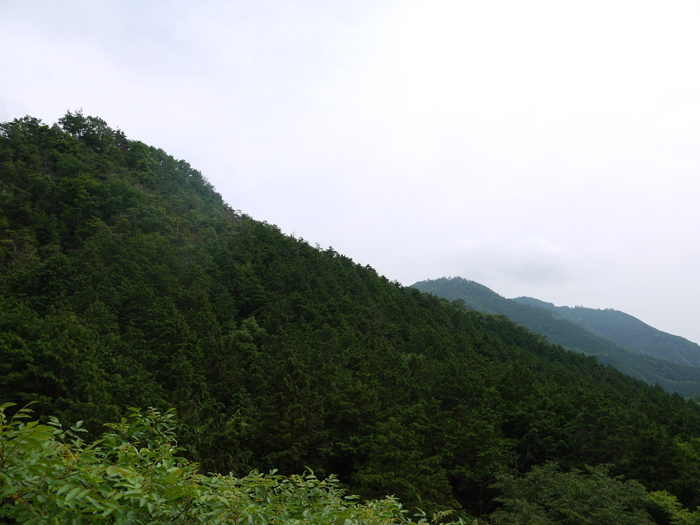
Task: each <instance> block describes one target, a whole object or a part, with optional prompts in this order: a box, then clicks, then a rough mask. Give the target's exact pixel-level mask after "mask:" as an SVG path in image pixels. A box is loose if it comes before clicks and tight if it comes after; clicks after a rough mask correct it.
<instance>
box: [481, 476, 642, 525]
mask: <svg viewBox="0 0 700 525" xmlns="http://www.w3.org/2000/svg"><path fill="white" fill-rule="evenodd" d="M496 486H497V487H498V488H499V489H500V490H501V491H502V495H501V496H500V497H499V498H497V501H499V502H501V503H502V505H503V508H502V509H499V510H497V511H496V512H494V513H493V514H492V515H491V519H490V521H489V523H491V524H493V525H496V524H501V523H503V524H509V525H518V524H523V525H525V524H527V525H549V524H561V525H625V524H629V525H645V524H648V525H652V524H653V523H654V522H653V521H652V520H651V516H650V515H649V513H648V512H647V511H646V510H645V506H646V504H647V494H646V491H645V489H644V487H643V486H642V485H641V484H639V483H638V482H636V481H627V482H623V481H622V480H621V478H620V477H616V478H613V477H610V476H608V471H607V469H606V468H605V467H602V466H601V467H586V471H585V472H583V471H580V470H576V469H573V470H571V471H569V472H566V473H564V472H561V470H560V469H559V467H558V465H556V464H555V463H545V464H544V465H542V466H541V467H534V468H533V469H532V471H531V472H529V473H528V474H527V475H526V476H524V477H521V478H515V477H513V476H506V477H503V478H502V479H501V481H500V482H499V483H498V484H497V485H496Z"/></svg>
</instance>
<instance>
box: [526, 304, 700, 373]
mask: <svg viewBox="0 0 700 525" xmlns="http://www.w3.org/2000/svg"><path fill="white" fill-rule="evenodd" d="M513 301H515V302H517V303H520V304H527V305H530V306H536V307H538V308H544V309H546V310H549V311H550V312H552V315H553V316H554V317H555V318H557V319H565V320H567V321H569V322H571V323H573V324H575V325H576V326H580V327H581V328H584V329H585V330H588V331H589V332H591V333H593V334H595V335H597V336H599V337H602V338H604V339H608V340H609V341H613V342H615V343H617V344H618V345H620V346H624V347H625V348H627V349H628V350H632V351H634V352H639V353H642V354H647V355H651V356H654V357H658V358H660V359H667V360H669V361H673V362H674V363H681V364H684V365H690V366H700V345H697V344H696V343H693V342H692V341H688V340H687V339H685V338H683V337H679V336H677V335H671V334H667V333H666V332H662V331H661V330H657V329H656V328H653V327H651V326H649V325H648V324H646V323H643V322H642V321H640V320H639V319H637V318H636V317H632V316H631V315H629V314H626V313H624V312H619V311H617V310H612V309H605V310H598V309H594V308H584V307H582V306H576V307H574V308H570V307H568V306H554V305H553V304H551V303H545V302H544V301H539V300H537V299H533V298H531V297H516V298H515V299H513Z"/></svg>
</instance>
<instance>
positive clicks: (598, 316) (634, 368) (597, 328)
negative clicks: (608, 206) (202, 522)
mask: <svg viewBox="0 0 700 525" xmlns="http://www.w3.org/2000/svg"><path fill="white" fill-rule="evenodd" d="M412 286H413V287H414V288H417V289H418V290H420V291H422V292H428V293H431V294H433V295H437V296H440V297H444V298H446V299H449V300H451V301H456V302H457V303H458V304H463V305H464V306H465V307H467V308H472V309H474V310H479V311H481V312H485V313H490V314H500V315H505V316H506V317H508V318H509V319H511V320H512V321H515V322H516V323H518V324H520V325H523V326H525V327H527V328H528V329H530V330H532V331H533V332H537V333H539V334H542V335H543V336H545V337H546V338H547V340H548V341H549V342H551V343H553V344H556V345H561V346H563V347H564V348H566V349H568V350H572V351H575V352H580V353H584V354H588V355H595V356H597V357H598V359H599V360H600V361H601V362H602V363H605V364H609V365H611V366H614V367H615V368H617V369H618V370H620V371H621V372H624V373H625V374H628V375H630V376H633V377H637V378H639V379H643V380H644V381H647V382H648V383H650V384H656V383H658V384H659V385H661V386H662V387H663V388H664V389H666V390H668V391H670V392H678V393H679V394H681V395H683V396H686V397H688V396H693V395H695V394H698V393H700V368H698V367H700V346H699V345H697V344H695V343H693V342H691V341H688V340H687V339H684V338H683V337H679V336H676V335H671V334H667V333H665V332H662V331H660V330H657V329H656V328H653V327H651V326H649V325H647V324H645V323H643V322H642V321H640V320H639V319H636V318H635V317H632V316H631V315H629V314H626V313H624V312H619V311H616V310H611V309H606V310H596V309H593V308H584V307H581V306H577V307H574V308H569V307H566V306H554V304H552V303H546V302H544V301H540V300H538V299H534V298H531V297H518V298H515V299H506V298H505V297H502V296H501V295H499V294H497V293H496V292H494V291H493V290H491V289H489V288H487V287H486V286H484V285H482V284H479V283H476V282H474V281H470V280H468V279H463V278H461V277H453V278H446V277H445V278H441V279H436V280H427V281H420V282H417V283H415V284H413V285H412Z"/></svg>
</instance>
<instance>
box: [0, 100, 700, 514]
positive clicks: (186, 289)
mask: <svg viewBox="0 0 700 525" xmlns="http://www.w3.org/2000/svg"><path fill="white" fill-rule="evenodd" d="M0 399H2V400H4V401H8V402H14V403H17V404H18V406H22V405H24V404H26V403H28V402H31V401H37V402H38V403H36V404H35V405H33V407H32V408H33V409H34V410H35V411H36V415H37V416H38V417H40V418H41V419H42V420H44V421H45V420H46V419H47V418H48V417H49V416H55V417H56V418H58V420H59V421H62V422H64V424H65V425H70V424H72V423H74V422H76V421H79V420H82V421H84V426H83V427H82V428H85V429H86V430H87V434H86V435H87V436H88V437H96V436H99V435H100V434H102V432H103V431H104V427H103V425H104V424H105V423H110V422H114V421H119V419H120V417H121V415H123V414H124V413H125V411H126V409H127V407H132V406H139V407H154V408H155V409H157V410H160V411H163V412H166V411H167V410H169V409H170V408H174V409H176V413H177V417H178V428H179V438H178V444H179V446H181V447H183V448H184V454H185V455H186V456H187V458H188V459H189V460H194V461H197V462H200V464H201V470H202V471H203V472H218V473H222V474H228V473H229V472H231V473H232V474H233V475H234V476H245V475H246V474H248V473H249V472H250V471H251V470H252V469H260V470H261V471H268V470H269V469H279V472H280V474H283V475H292V474H303V473H304V472H305V471H306V469H307V468H310V469H312V470H313V472H314V473H315V474H316V475H317V476H318V477H319V478H323V477H326V476H328V475H330V474H336V475H337V476H338V477H339V480H340V482H341V483H342V484H343V486H344V487H347V488H348V489H349V490H350V491H351V492H352V493H355V494H359V495H360V496H361V497H362V498H368V499H372V498H382V497H384V496H386V495H392V494H393V495H395V496H396V497H397V498H398V499H399V501H401V502H402V503H403V504H404V505H405V506H406V507H407V508H409V509H415V508H418V507H420V508H422V509H424V510H426V511H429V512H433V511H437V510H444V509H448V508H451V509H456V510H457V511H458V513H459V514H458V515H459V516H465V517H466V516H485V517H486V516H489V515H491V516H492V518H493V520H494V522H495V523H502V522H508V519H510V518H507V515H508V514H507V513H508V512H514V513H515V512H519V511H518V510H517V509H518V508H519V507H518V503H517V501H524V500H523V499H522V497H521V496H519V494H521V492H520V491H522V490H525V491H526V492H527V490H526V488H527V487H526V485H527V483H530V482H531V483H534V484H537V483H540V485H541V484H542V483H546V482H547V483H548V482H551V481H552V480H553V479H554V480H557V479H561V480H564V481H566V483H571V484H576V483H579V480H580V479H584V478H585V479H589V478H586V476H594V478H591V479H598V478H595V476H598V477H599V478H600V477H602V478H601V479H603V478H604V479H606V480H610V487H612V488H611V490H613V489H614V491H613V492H614V493H615V494H617V493H618V492H616V491H619V494H621V496H620V498H623V496H622V494H623V493H624V494H627V496H624V497H628V496H629V497H630V498H632V499H633V500H634V501H635V502H636V503H634V505H632V504H631V503H630V504H629V505H627V504H625V505H626V506H625V507H624V508H625V509H626V510H625V512H630V513H632V514H634V513H646V512H647V511H648V512H652V511H653V509H652V508H651V507H649V508H648V509H647V510H644V509H645V508H647V507H645V505H646V503H643V502H641V503H640V501H641V500H640V499H639V498H638V496H639V497H646V496H644V494H647V493H646V492H645V491H667V492H663V493H662V492H658V493H655V494H657V495H656V496H654V497H656V498H657V500H658V501H661V500H663V501H662V503H663V505H662V504H661V503H658V504H657V507H658V508H662V507H663V508H667V507H668V508H669V509H673V508H676V507H674V505H677V504H676V503H674V502H675V500H674V499H673V498H678V501H679V502H680V503H682V504H683V505H685V506H686V507H688V508H689V509H691V510H692V509H694V508H695V507H696V506H697V505H698V503H700V460H699V458H700V405H698V404H696V403H694V402H688V401H686V400H684V399H683V397H681V396H680V395H677V394H676V395H669V394H667V393H666V392H665V391H664V390H663V389H662V388H660V387H652V386H650V385H648V384H645V383H644V382H642V381H639V380H636V379H633V378H631V377H628V376H626V375H624V374H622V373H620V372H618V371H617V370H615V369H613V368H611V367H606V366H604V365H602V364H600V363H599V362H598V361H597V359H596V358H595V357H588V356H585V355H581V354H577V353H574V352H570V351H567V350H565V349H563V348H561V347H559V346H556V345H553V344H551V343H549V342H547V341H546V340H545V339H544V338H543V337H542V336H540V335H538V334H535V333H533V332H530V331H528V330H527V329H525V328H522V327H519V326H516V325H515V323H513V322H512V321H510V320H509V319H507V318H506V317H504V316H494V315H488V314H484V313H481V312H477V311H474V310H468V309H466V308H464V307H463V305H462V304H460V303H459V302H454V303H453V302H452V301H449V300H447V299H444V298H439V297H435V296H431V295H427V294H423V293H421V292H420V291H418V290H416V289H414V288H408V287H403V286H401V285H400V284H398V283H396V282H391V281H389V280H388V279H386V278H385V277H382V276H379V275H378V274H377V272H376V271H374V270H373V269H372V268H371V267H369V266H361V265H358V264H355V263H354V262H353V261H352V260H351V259H349V258H348V257H346V256H344V255H341V254H338V253H337V252H335V251H334V250H333V249H332V248H329V249H322V248H319V247H314V246H311V245H309V243H307V242H306V241H305V240H303V239H301V238H295V237H292V236H286V235H283V234H282V233H281V232H280V230H279V229H278V228H277V227H275V226H273V225H270V224H267V223H265V222H260V221H256V220H253V219H252V218H250V217H248V216H246V215H245V214H242V213H240V212H237V211H234V210H233V209H231V208H230V207H229V206H228V205H227V204H226V203H224V202H223V200H222V198H221V196H220V195H218V194H217V193H216V192H215V191H214V189H213V188H212V186H211V185H210V184H209V183H208V182H207V180H206V179H205V178H204V177H203V176H202V174H201V173H199V172H198V171H197V170H195V169H193V168H192V167H191V166H190V165H189V164H187V163H186V162H184V161H178V160H175V159H174V158H172V157H171V156H169V155H167V154H166V153H165V152H163V151H162V150H159V149H157V148H153V147H150V146H147V145H145V144H143V143H141V142H138V141H133V140H130V139H127V138H126V136H125V134H124V133H122V132H121V131H118V130H113V129H111V128H110V127H109V126H108V125H107V124H106V123H105V122H104V121H102V120H101V119H99V118H95V117H86V116H84V115H82V113H80V112H77V113H70V112H69V113H68V114H67V115H66V116H65V117H63V118H62V119H60V120H59V123H58V124H56V125H53V126H48V125H45V124H43V123H42V122H40V121H39V120H37V119H34V118H31V117H25V118H23V119H18V120H15V121H12V122H8V123H4V124H1V125H0ZM551 462H556V464H557V465H558V466H557V467H554V466H553V465H554V463H551ZM601 465H608V467H605V468H604V467H600V468H599V469H598V470H586V466H591V467H597V466H601ZM558 469H561V470H558ZM571 469H575V470H571ZM601 469H603V470H601ZM605 469H607V470H605ZM619 475H624V477H625V478H624V479H625V480H629V481H630V482H631V480H635V483H637V484H627V482H625V483H623V482H622V481H620V480H619V479H617V478H616V476H619ZM509 476H510V477H509ZM523 476H525V477H523ZM558 476H564V477H558ZM566 476H568V477H566ZM519 480H530V481H523V482H521V481H519ZM543 480H544V481H543ZM523 483H525V485H523ZM616 483H617V484H616ZM540 485H537V486H540ZM555 485H557V483H555ZM564 485H565V484H564ZM564 485H562V486H564ZM581 486H582V487H590V484H588V485H586V484H585V483H583V484H582V485H581ZM528 490H529V489H528ZM572 490H573V489H572ZM582 490H583V489H582ZM552 494H554V493H552ZM561 494H563V495H560V496H558V497H559V500H556V501H554V500H552V501H550V500H547V501H544V500H537V501H534V500H533V503H532V505H533V506H532V507H530V511H531V512H534V513H539V514H537V516H540V514H541V516H540V517H542V516H545V515H546V516H549V517H545V518H542V520H550V521H551V522H552V523H565V521H561V520H560V521H557V520H558V519H559V518H556V516H558V514H556V512H559V510H557V509H559V507H558V505H560V503H561V501H564V500H566V494H565V493H564V492H562V493H561ZM640 494H641V496H640ZM659 494H661V495H659ZM552 497H553V498H554V495H552ZM635 498H636V499H635ZM659 498H661V499H659ZM664 498H665V499H664ZM616 501H617V500H616ZM619 501H628V500H624V498H623V499H620V500H619ZM629 501H632V500H629ZM645 501H646V500H645ZM509 502H510V503H509ZM557 502H560V503H557ZM669 502H670V503H669ZM4 504H8V505H9V504H10V503H7V502H6V501H4ZM630 505H631V506H630ZM664 505H665V506H664ZM553 509H554V510H553ZM657 510H658V509H657ZM555 511H556V512H555ZM659 512H661V511H659ZM664 512H666V511H664ZM669 512H671V511H669ZM504 513H505V514H504ZM555 514H556V516H555ZM652 514H653V512H652ZM652 514H649V515H650V516H652ZM667 514H668V513H667ZM667 514H663V512H661V514H660V515H663V516H666V515H667ZM533 515H534V514H533ZM634 515H637V514H634ZM639 515H642V514H639ZM504 516H506V517H504ZM644 516H646V514H644ZM484 519H486V518H484ZM538 519H539V518H538ZM591 519H594V518H591ZM644 519H647V518H646V517H645V518H644ZM664 519H665V518H664ZM498 520H500V521H498ZM504 520H505V521H504ZM542 520H541V521H540V522H541V523H548V521H542ZM511 522H512V521H511ZM567 523H568V522H567Z"/></svg>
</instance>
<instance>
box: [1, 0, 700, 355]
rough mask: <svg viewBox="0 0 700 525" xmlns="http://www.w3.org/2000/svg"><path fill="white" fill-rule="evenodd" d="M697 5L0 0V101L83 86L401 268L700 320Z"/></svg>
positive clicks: (325, 238)
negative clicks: (699, 318)
mask: <svg viewBox="0 0 700 525" xmlns="http://www.w3.org/2000/svg"><path fill="white" fill-rule="evenodd" d="M698 28H700V3H698V1H697V0H695V1H673V0H665V1H661V0H659V1H643V0H633V1H632V0H630V1H615V0H605V1H595V0H587V1H585V2H583V1H579V2H566V1H561V0H556V1H549V2H547V1H538V0H528V1H527V2H523V1H522V0H516V1H498V0H480V1H478V2H477V1H473V2H470V1H468V0H454V1H440V0H429V1H428V0H425V1H410V0H405V1H382V0H367V1H364V0H324V1H321V0H299V1H293V0H290V1H286V0H275V1H272V0H270V1H266V0H250V1H242V0H241V1H235V0H227V1H202V0H200V1H198V2H192V1H149V2H144V1H130V0H122V1H116V0H110V1H101V2H95V1H88V0H81V1H62V2H56V1H55V0H52V1H38V0H37V1H33V0H0V121H6V120H11V119H14V118H18V117H22V116H24V115H26V114H29V115H32V116H35V117H38V118H41V119H42V120H43V121H44V122H46V123H49V124H51V123H53V122H55V121H56V120H57V119H58V118H59V117H61V116H62V115H63V114H64V113H65V112H66V110H69V109H70V110H75V109H78V108H82V109H83V111H84V113H85V114H87V115H93V116H99V117H101V118H103V119H105V120H106V121H107V122H108V123H109V124H110V125H111V126H112V127H115V128H116V127H118V128H120V129H121V130H123V131H124V132H125V133H126V135H127V137H129V138H131V139H137V140H141V141H143V142H146V143H147V144H151V145H154V146H156V147H160V148H162V149H164V150H165V151H166V152H168V153H170V154H171V155H173V156H174V157H176V158H179V159H185V160H187V161H188V162H190V164H192V165H193V166H194V167H195V168H197V169H200V170H201V171H202V172H203V173H204V175H205V176H206V177H207V178H208V179H209V180H210V181H211V182H212V183H213V184H214V186H215V187H216V188H217V190H218V191H219V192H220V193H221V194H222V195H223V197H224V199H225V200H226V201H227V202H228V203H229V204H230V205H231V206H232V207H233V208H235V209H239V210H242V211H243V212H245V213H247V214H249V215H251V216H253V217H254V218H256V219H260V220H266V221H268V222H270V223H274V224H277V225H278V226H279V227H280V228H281V229H282V231H284V232H286V233H295V235H297V236H299V237H303V238H305V239H307V240H308V241H310V242H311V243H312V244H313V243H319V244H320V245H322V246H324V247H327V246H331V245H332V246H333V247H334V248H335V249H336V250H337V251H339V252H341V253H343V254H345V255H348V256H349V257H351V258H352V259H354V260H355V261H356V262H359V263H361V264H363V265H364V264H369V265H371V266H373V267H374V268H375V269H376V270H377V271H379V272H380V273H382V274H384V275H386V276H387V277H388V278H389V279H391V280H398V281H400V282H402V283H404V284H412V283H413V282H415V281H418V280H423V279H428V278H431V279H434V278H438V277H442V276H445V275H448V276H452V275H459V276H462V277H465V278H468V279H472V280H475V281H478V282H480V283H482V284H484V285H486V286H488V287H490V288H492V289H493V290H495V291H496V292H498V293H500V294H501V295H504V296H506V297H515V296H519V295H529V296H532V297H537V298H539V299H542V300H545V301H550V302H553V303H555V304H557V305H568V306H574V305H584V306H589V307H594V308H615V309H617V310H623V311H625V312H627V313H630V314H632V315H634V316H636V317H638V318H640V319H642V320H643V321H645V322H647V323H649V324H651V325H653V326H655V327H657V328H659V329H661V330H664V331H667V332H671V333H674V334H678V335H682V336H684V337H687V338H689V339H691V340H693V341H695V342H700V322H698V314H700V268H699V267H700V264H699V263H700V238H699V235H698V233H700V232H699V230H700V206H699V205H698V196H699V195H700V177H699V175H700V30H699V29H698Z"/></svg>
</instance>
